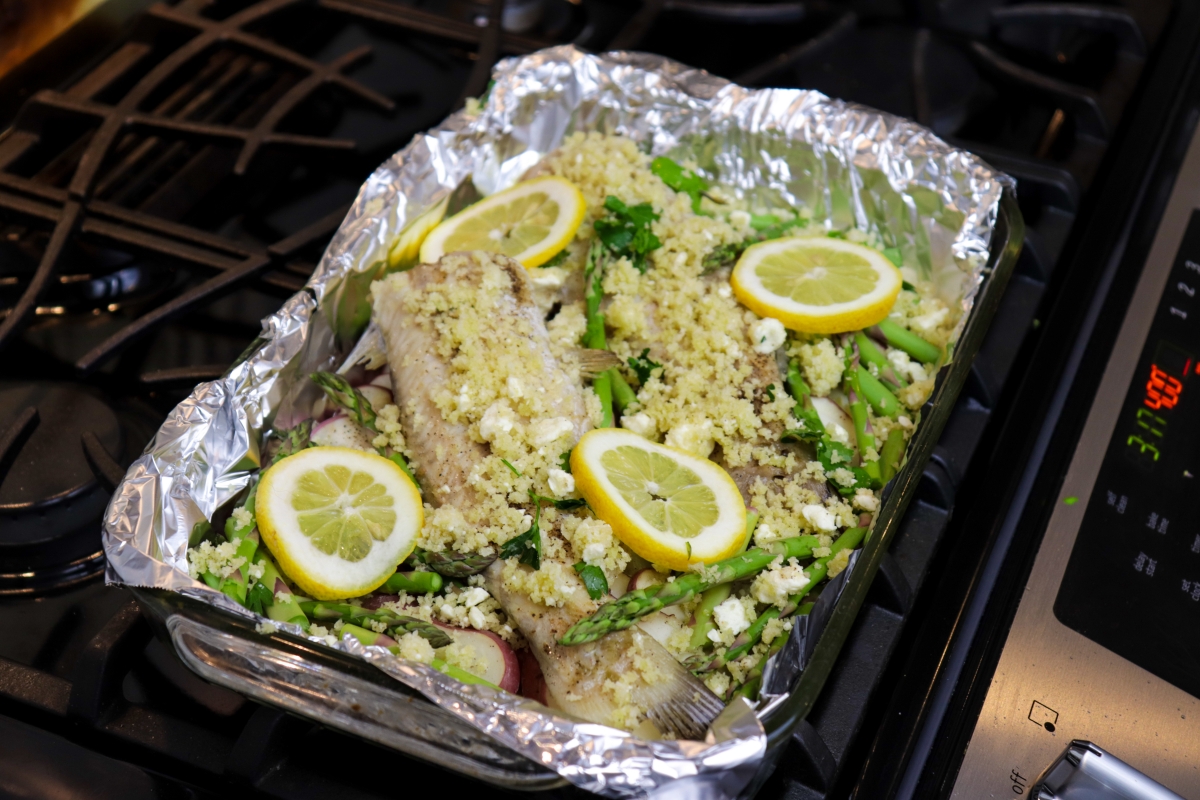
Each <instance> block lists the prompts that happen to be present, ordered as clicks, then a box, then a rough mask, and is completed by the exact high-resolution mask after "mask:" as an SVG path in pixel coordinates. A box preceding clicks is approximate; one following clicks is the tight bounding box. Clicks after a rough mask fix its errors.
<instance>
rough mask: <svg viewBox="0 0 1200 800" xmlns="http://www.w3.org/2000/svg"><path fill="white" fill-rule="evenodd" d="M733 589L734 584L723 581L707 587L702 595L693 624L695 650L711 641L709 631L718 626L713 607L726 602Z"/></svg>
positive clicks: (693, 647) (693, 646) (692, 644)
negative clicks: (714, 619)
mask: <svg viewBox="0 0 1200 800" xmlns="http://www.w3.org/2000/svg"><path fill="white" fill-rule="evenodd" d="M731 591H733V585H732V584H729V583H722V584H718V585H716V586H713V587H711V588H708V589H705V590H704V593H703V594H702V595H701V596H700V605H699V606H697V607H696V614H695V616H696V624H695V625H693V626H692V640H691V643H690V644H691V647H692V649H693V650H696V649H699V648H701V647H704V646H705V645H707V644H708V643H709V640H708V633H709V631H711V630H713V629H714V628H716V624H715V623H714V622H713V609H715V608H716V607H717V606H719V605H721V603H724V602H725V601H726V600H727V599H728V598H729V593H730V592H731Z"/></svg>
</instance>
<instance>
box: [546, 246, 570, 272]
mask: <svg viewBox="0 0 1200 800" xmlns="http://www.w3.org/2000/svg"><path fill="white" fill-rule="evenodd" d="M568 255H570V254H569V253H568V252H567V248H565V247H564V248H563V249H562V250H559V251H558V253H556V254H555V255H554V256H553V257H552V258H551V259H550V260H549V261H547V262H546V263H545V264H542V265H541V267H540V268H541V269H545V268H546V267H557V266H559V265H560V264H562V263H563V262H564V261H566V260H567V256H568Z"/></svg>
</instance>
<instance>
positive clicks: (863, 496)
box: [854, 489, 879, 512]
mask: <svg viewBox="0 0 1200 800" xmlns="http://www.w3.org/2000/svg"><path fill="white" fill-rule="evenodd" d="M854 507H855V508H859V509H862V510H863V511H872V512H873V511H877V510H878V509H879V498H878V497H876V496H875V493H874V492H872V491H871V490H870V489H859V490H858V491H856V492H855V493H854Z"/></svg>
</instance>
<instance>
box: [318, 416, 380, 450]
mask: <svg viewBox="0 0 1200 800" xmlns="http://www.w3.org/2000/svg"><path fill="white" fill-rule="evenodd" d="M309 438H311V439H312V443H313V444H317V445H323V446H326V447H349V448H352V449H354V450H366V451H367V452H369V453H374V452H375V446H374V445H373V444H371V442H372V441H374V439H375V434H373V433H371V431H368V430H367V429H366V428H364V427H362V426H361V425H359V424H358V423H357V422H354V421H353V420H351V419H350V418H349V417H347V416H344V415H339V416H336V417H330V418H329V419H327V420H325V421H324V422H322V423H321V424H319V425H317V426H316V427H315V428H313V431H312V435H311V436H310V437H309Z"/></svg>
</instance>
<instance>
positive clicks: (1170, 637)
mask: <svg viewBox="0 0 1200 800" xmlns="http://www.w3.org/2000/svg"><path fill="white" fill-rule="evenodd" d="M1198 288H1200V212H1193V214H1192V218H1191V220H1190V222H1189V224H1188V228H1187V232H1186V233H1185V235H1184V238H1183V243H1182V245H1181V246H1180V248H1179V252H1178V253H1177V254H1176V256H1175V261H1174V263H1173V264H1172V267H1171V273H1170V276H1169V278H1168V280H1167V283H1166V286H1165V288H1164V290H1163V293H1162V296H1161V297H1160V298H1159V302H1158V307H1157V309H1156V311H1155V314H1154V320H1153V322H1152V323H1151V326H1150V331H1149V335H1148V336H1147V337H1146V340H1145V342H1144V344H1143V346H1142V351H1141V355H1140V356H1139V358H1138V362H1137V367H1136V369H1135V370H1134V373H1133V377H1132V379H1131V380H1130V382H1129V385H1128V387H1127V389H1126V392H1125V400H1124V402H1123V404H1122V406H1121V412H1120V416H1119V417H1118V419H1117V424H1116V427H1115V428H1114V429H1113V435H1112V438H1111V439H1110V440H1109V442H1108V448H1107V450H1106V451H1105V455H1104V461H1103V462H1102V463H1101V465H1100V472H1099V474H1098V476H1097V478H1096V485H1095V487H1094V488H1093V490H1092V496H1091V497H1090V498H1089V499H1088V505H1087V509H1086V510H1085V511H1084V515H1083V521H1082V523H1081V525H1080V528H1079V534H1078V536H1077V537H1076V539H1075V545H1074V547H1073V549H1072V550H1071V558H1070V560H1069V561H1068V563H1067V569H1066V572H1065V574H1064V575H1063V580H1062V583H1061V584H1060V586H1059V590H1058V596H1057V598H1056V599H1055V603H1054V613H1055V616H1057V617H1058V619H1059V620H1060V621H1061V622H1062V623H1063V624H1064V625H1066V626H1068V627H1069V628H1072V629H1074V630H1076V631H1078V632H1079V633H1081V634H1083V635H1084V636H1086V637H1088V638H1089V639H1091V640H1092V641H1094V642H1096V643H1098V644H1100V645H1102V646H1104V647H1106V648H1108V649H1109V650H1111V651H1113V652H1114V653H1117V654H1118V655H1120V656H1122V657H1124V658H1125V659H1127V660H1129V661H1132V662H1133V663H1134V664H1137V665H1138V666H1140V667H1142V668H1143V669H1146V670H1148V671H1149V672H1152V673H1153V674H1155V675H1157V676H1159V677H1160V678H1162V679H1163V680H1165V681H1168V682H1170V683H1172V684H1174V685H1175V686H1178V687H1179V688H1181V689H1183V690H1184V691H1186V692H1189V693H1190V694H1192V695H1194V696H1196V697H1200V363H1198V358H1200V297H1196V290H1197V289H1198Z"/></svg>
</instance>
